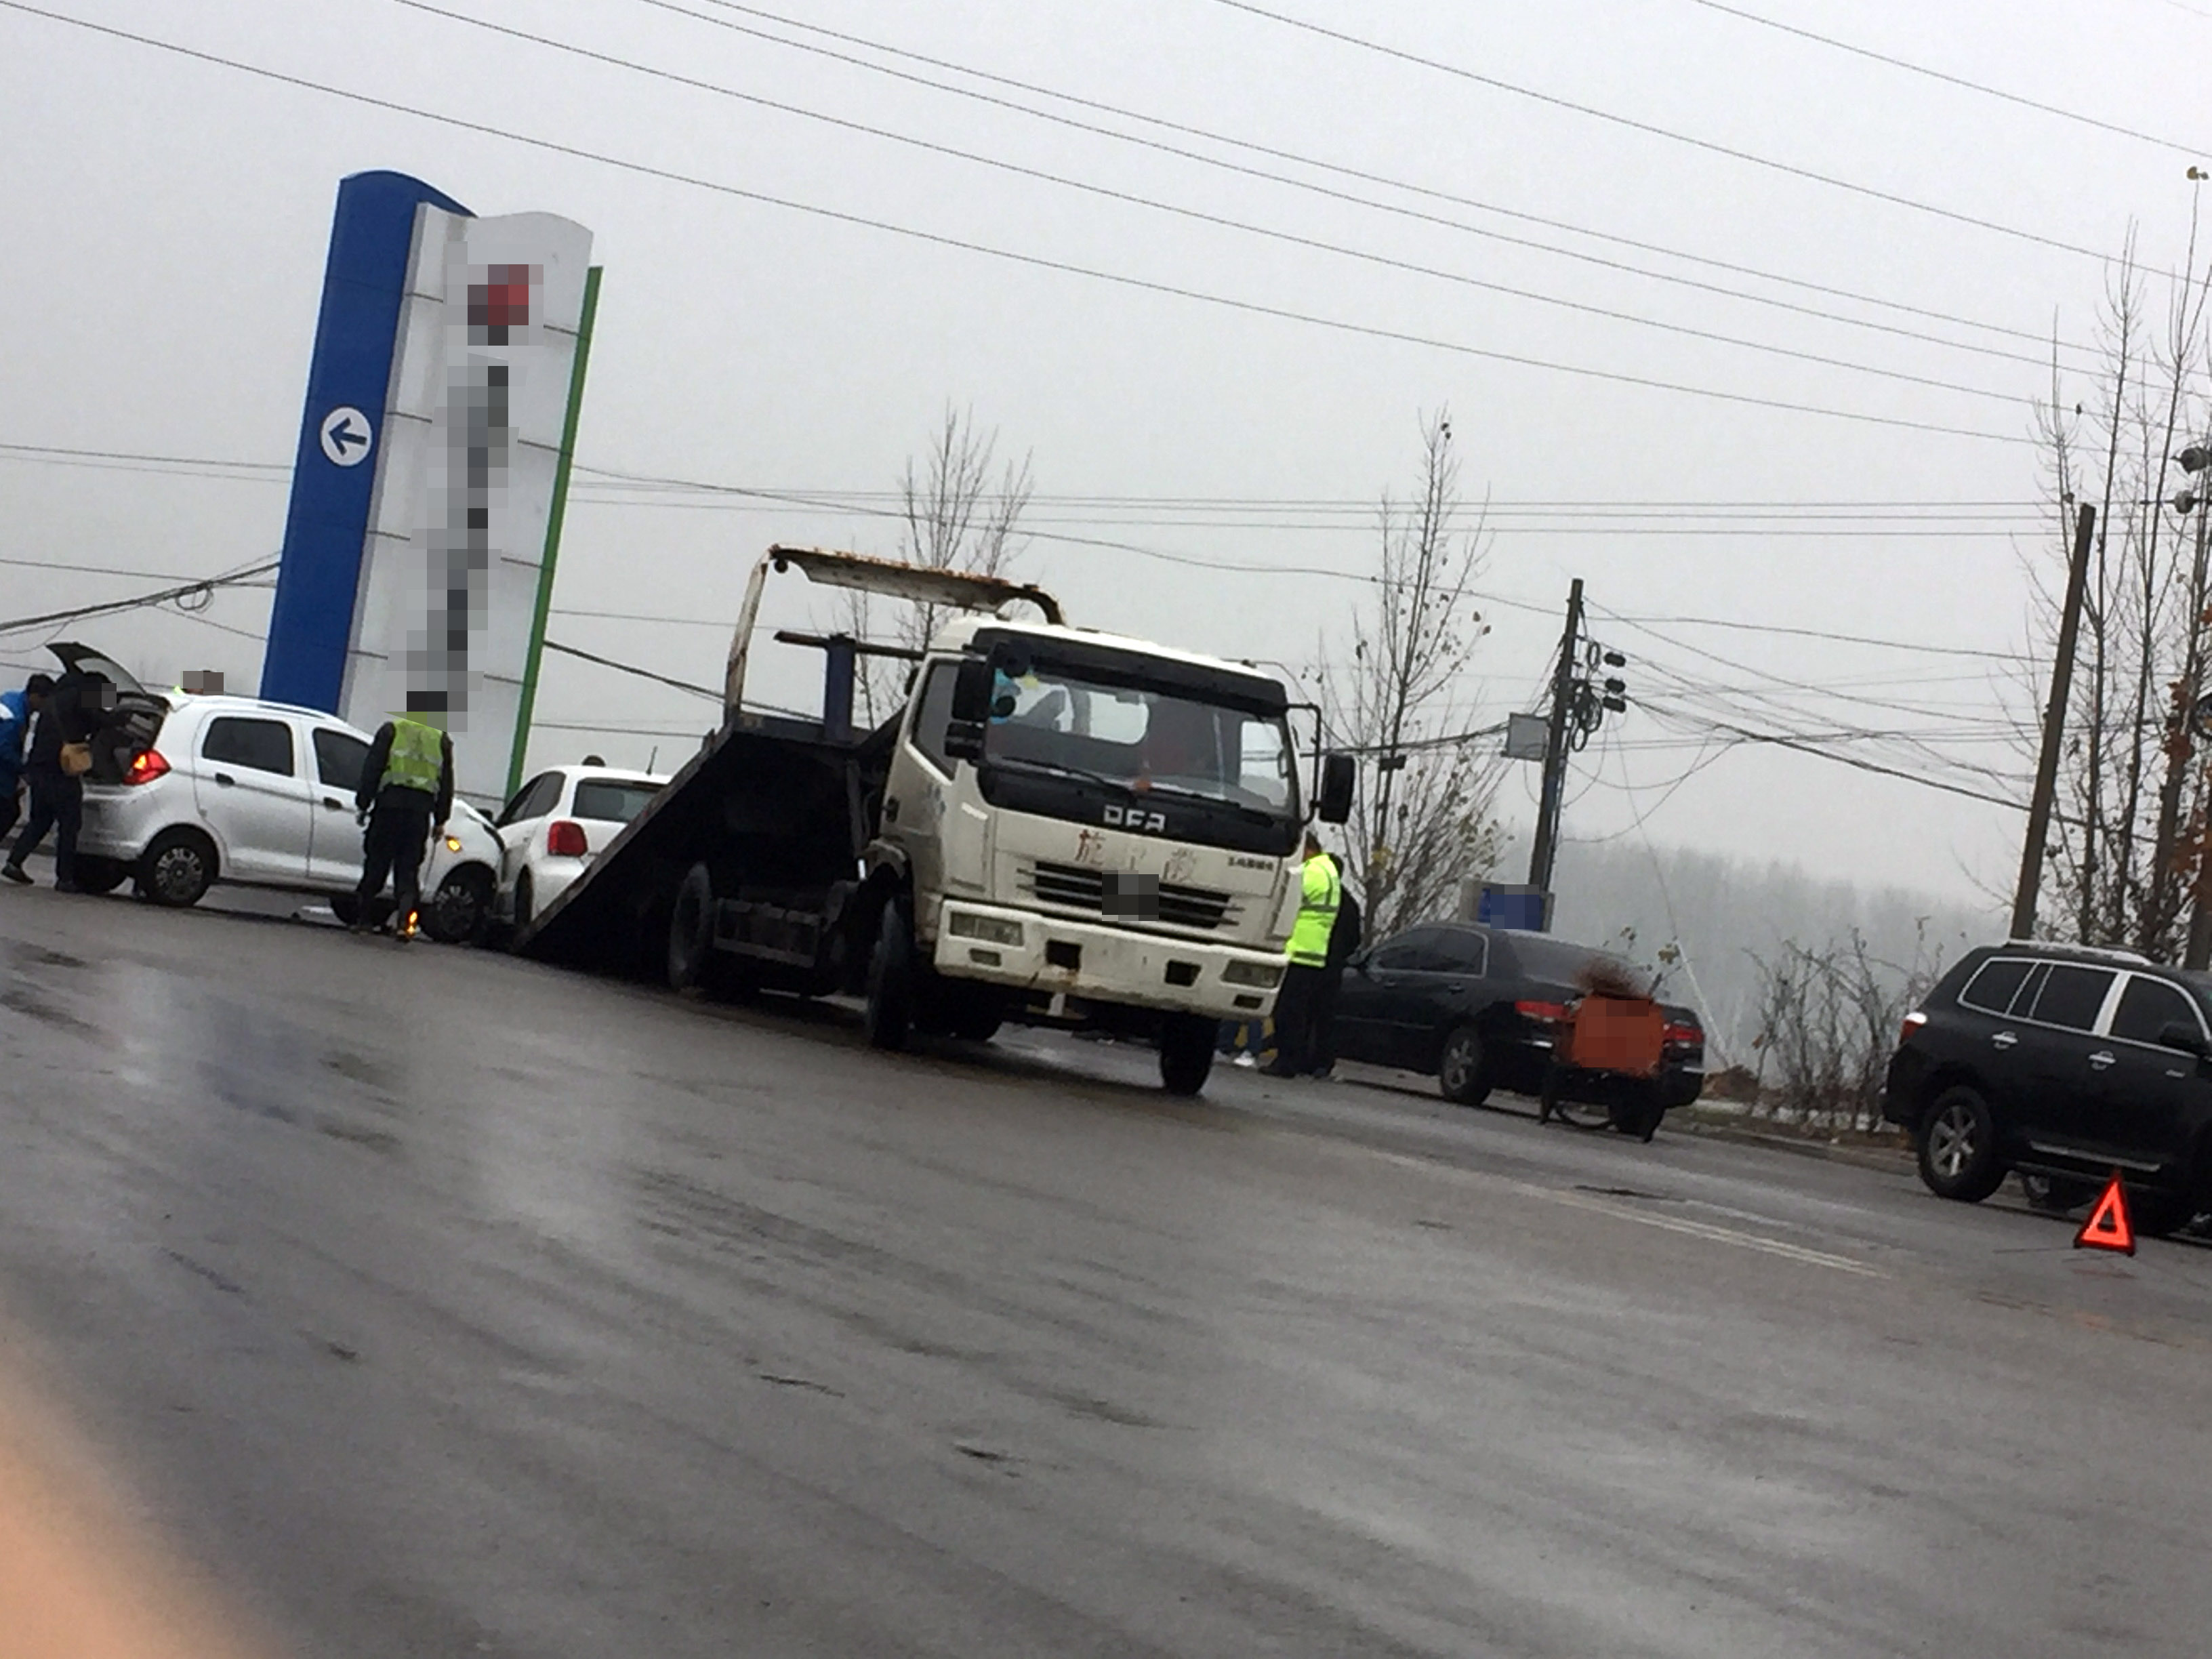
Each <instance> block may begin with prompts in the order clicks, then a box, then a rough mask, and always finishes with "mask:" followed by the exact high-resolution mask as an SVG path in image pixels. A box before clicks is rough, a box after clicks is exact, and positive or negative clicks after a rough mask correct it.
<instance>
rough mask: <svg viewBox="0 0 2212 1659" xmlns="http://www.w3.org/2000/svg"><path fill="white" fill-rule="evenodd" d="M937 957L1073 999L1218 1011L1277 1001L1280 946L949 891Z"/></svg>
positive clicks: (1260, 1013)
mask: <svg viewBox="0 0 2212 1659" xmlns="http://www.w3.org/2000/svg"><path fill="white" fill-rule="evenodd" d="M932 960H933V962H934V963H935V964H936V967H937V970H938V972H939V973H940V974H943V975H945V976H946V977H947V978H951V979H964V980H980V981H983V982H985V983H987V984H991V985H1003V986H1006V987H1010V988H1012V989H1015V990H1020V991H1026V992H1029V993H1030V994H1032V996H1046V997H1054V998H1061V997H1064V998H1066V999H1067V1000H1069V1001H1072V1002H1078V1003H1084V1002H1095V1003H1106V1004H1118V1005H1121V1006H1127V1007H1139V1008H1157V1009H1163V1010H1166V1011H1169V1012H1184V1013H1195V1014H1205V1015H1208V1016H1210V1017H1212V1018H1216V1019H1262V1018H1266V1017H1267V1015H1268V1014H1269V1013H1270V1012H1273V1009H1274V1006H1275V993H1276V991H1277V989H1278V988H1279V987H1280V986H1281V984H1282V975H1283V966H1284V959H1283V955H1282V953H1281V952H1280V951H1265V950H1255V949H1253V948H1252V947H1250V946H1249V945H1218V944H1214V943H1212V942H1209V941H1207V940H1204V939H1176V938H1170V937H1168V936H1165V935H1163V934H1158V933H1138V932H1136V931H1135V930H1133V929H1131V928H1126V927H1112V926H1109V925H1108V924H1106V923H1103V922H1091V921H1073V920H1070V919H1068V918H1066V917H1062V916H1048V915H1041V914H1039V913H1038V912H1036V911H1034V910H1014V909H1009V908H1006V907H1005V906H1002V905H994V904H977V903H974V902H970V901H969V900H966V899H947V900H945V902H944V904H943V906H942V908H940V909H939V913H938V918H937V947H936V950H935V951H934V952H933V957H932Z"/></svg>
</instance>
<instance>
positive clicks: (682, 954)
mask: <svg viewBox="0 0 2212 1659" xmlns="http://www.w3.org/2000/svg"><path fill="white" fill-rule="evenodd" d="M713 960H714V877H713V875H712V874H710V873H709V872H708V869H707V866H705V865H703V864H695V865H693V866H691V868H690V871H689V872H687V873H686V874H685V875H684V882H683V884H682V885H681V886H679V887H678V889H677V890H676V900H675V902H674V903H673V904H672V905H671V907H670V914H669V918H668V957H667V968H668V988H669V989H670V990H671V991H678V992H681V991H689V990H690V989H691V988H692V987H695V986H698V987H704V984H705V981H706V979H707V975H708V967H709V966H710V965H711V964H712V963H713Z"/></svg>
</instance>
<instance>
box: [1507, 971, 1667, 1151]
mask: <svg viewBox="0 0 2212 1659" xmlns="http://www.w3.org/2000/svg"><path fill="white" fill-rule="evenodd" d="M1666 1044H1667V1017H1666V1014H1665V1013H1664V1012H1662V1010H1661V1008H1660V1006H1659V1005H1658V1003H1657V1002H1656V1001H1654V1000H1652V999H1651V998H1650V997H1648V996H1638V995H1632V994H1626V993H1625V992H1624V991H1622V990H1619V989H1613V988H1610V987H1609V988H1607V989H1606V990H1602V991H1596V990H1594V991H1589V992H1587V993H1585V994H1583V995H1582V996H1580V997H1578V998H1577V999H1576V1000H1574V1001H1572V1002H1571V1003H1569V1004H1568V1005H1567V1008H1566V1015H1565V1018H1563V1019H1561V1020H1560V1021H1559V1023H1558V1024H1557V1026H1556V1027H1555V1031H1554V1036H1553V1044H1552V1062H1551V1064H1550V1065H1549V1066H1547V1067H1546V1068H1545V1073H1544V1087H1543V1092H1542V1094H1541V1097H1539V1103H1538V1109H1537V1116H1538V1118H1539V1119H1540V1120H1541V1121H1550V1120H1551V1119H1552V1118H1553V1117H1555V1116H1556V1117H1560V1118H1564V1119H1565V1121H1568V1122H1571V1123H1574V1124H1577V1126H1578V1127H1584V1128H1599V1127H1604V1126H1605V1125H1606V1124H1607V1123H1610V1124H1611V1125H1612V1126H1613V1127H1614V1128H1616V1129H1618V1130H1620V1132H1621V1133H1623V1134H1632V1135H1634V1136H1636V1137H1637V1138H1638V1139H1642V1140H1649V1139H1651V1137H1652V1136H1653V1135H1654V1134H1655V1133H1657V1131H1658V1128H1659V1120H1660V1118H1661V1117H1662V1115H1664V1112H1665V1107H1664V1106H1663V1105H1662V1103H1661V1101H1660V1099H1659V1097H1658V1090H1657V1079H1658V1076H1659V1070H1660V1066H1661V1064H1662V1061H1663V1060H1664V1059H1665V1055H1666ZM1569 1103H1583V1104H1588V1105H1591V1106H1596V1107H1601V1108H1602V1109H1603V1115H1602V1116H1593V1117H1591V1118H1589V1119H1585V1118H1584V1117H1583V1115H1578V1114H1577V1113H1574V1112H1571V1111H1563V1110H1561V1107H1562V1106H1563V1105H1566V1104H1569Z"/></svg>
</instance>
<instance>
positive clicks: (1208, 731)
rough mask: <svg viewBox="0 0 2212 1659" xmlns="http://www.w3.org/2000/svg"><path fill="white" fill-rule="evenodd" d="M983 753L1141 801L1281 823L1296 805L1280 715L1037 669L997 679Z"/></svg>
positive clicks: (1288, 749)
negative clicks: (1173, 801) (1209, 806)
mask: <svg viewBox="0 0 2212 1659" xmlns="http://www.w3.org/2000/svg"><path fill="white" fill-rule="evenodd" d="M983 755H984V763H985V764H986V765H989V764H990V763H992V762H994V761H1005V762H1009V763H1013V764H1015V765H1017V766H1024V765H1026V766H1031V767H1043V768H1049V769H1053V770H1054V771H1058V772H1061V773H1064V774H1066V775H1073V776H1078V777H1081V778H1084V779H1086V780H1088V781H1094V782H1098V783H1104V784H1109V785H1111V786H1113V787H1115V788H1120V789H1127V790H1128V791H1129V792H1130V793H1133V794H1134V795H1136V796H1138V797H1139V798H1140V799H1141V798H1143V797H1146V796H1147V795H1151V794H1153V793H1158V795H1160V796H1162V797H1164V798H1165V797H1176V798H1181V799H1189V800H1201V801H1207V802H1218V803H1219V804H1221V805H1228V806H1234V807H1238V808H1241V809H1243V811H1247V812H1261V813H1265V814H1267V815H1268V816H1269V817H1278V818H1280V817H1290V816H1292V815H1293V814H1294V813H1295V811H1296V807H1297V800H1296V784H1295V782H1294V781H1293V780H1294V775H1295V774H1294V770H1293V768H1292V764H1291V757H1292V751H1291V735H1290V731H1289V728H1288V726H1286V725H1285V721H1284V720H1283V718H1282V716H1280V715H1279V714H1259V713H1255V712H1254V711H1252V710H1249V709H1243V708H1230V707H1226V706H1224V705H1221V704H1218V703H1212V702H1203V701H1200V700H1198V699H1196V698H1194V697H1192V696H1188V695H1186V694H1183V693H1182V692H1177V691H1166V690H1147V689H1144V688H1141V687H1131V686H1126V685H1109V684H1103V683H1100V682H1097V681H1094V680H1090V679H1085V678H1081V677H1079V676H1078V675H1075V674H1072V673H1068V672H1064V671H1060V670H1058V669H1056V668H1053V667H1050V666H1048V665H1038V666H1037V667H1036V668H1035V669H1033V670H1031V671H1030V672H1028V673H1025V674H1024V675H1022V676H1021V677H1020V678H1010V677H1008V676H1006V675H1005V674H1003V673H1002V674H1000V676H999V677H998V682H997V684H996V687H995V689H994V693H993V696H992V706H991V720H990V724H989V726H988V727H987V731H986V733H985V736H984V740H983Z"/></svg>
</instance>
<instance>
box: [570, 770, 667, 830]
mask: <svg viewBox="0 0 2212 1659" xmlns="http://www.w3.org/2000/svg"><path fill="white" fill-rule="evenodd" d="M659 793H660V786H659V784H657V783H642V782H636V781H631V780H629V779H625V778H581V779H579V780H578V781H577V783H576V804H575V806H574V813H575V815H576V817H580V818H597V819H599V820H600V821H601V822H603V823H629V821H630V820H631V819H632V818H634V817H636V816H637V815H638V814H639V813H640V812H641V811H644V810H645V804H646V802H647V801H649V800H651V799H653V797H654V796H655V795H657V794H659Z"/></svg>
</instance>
